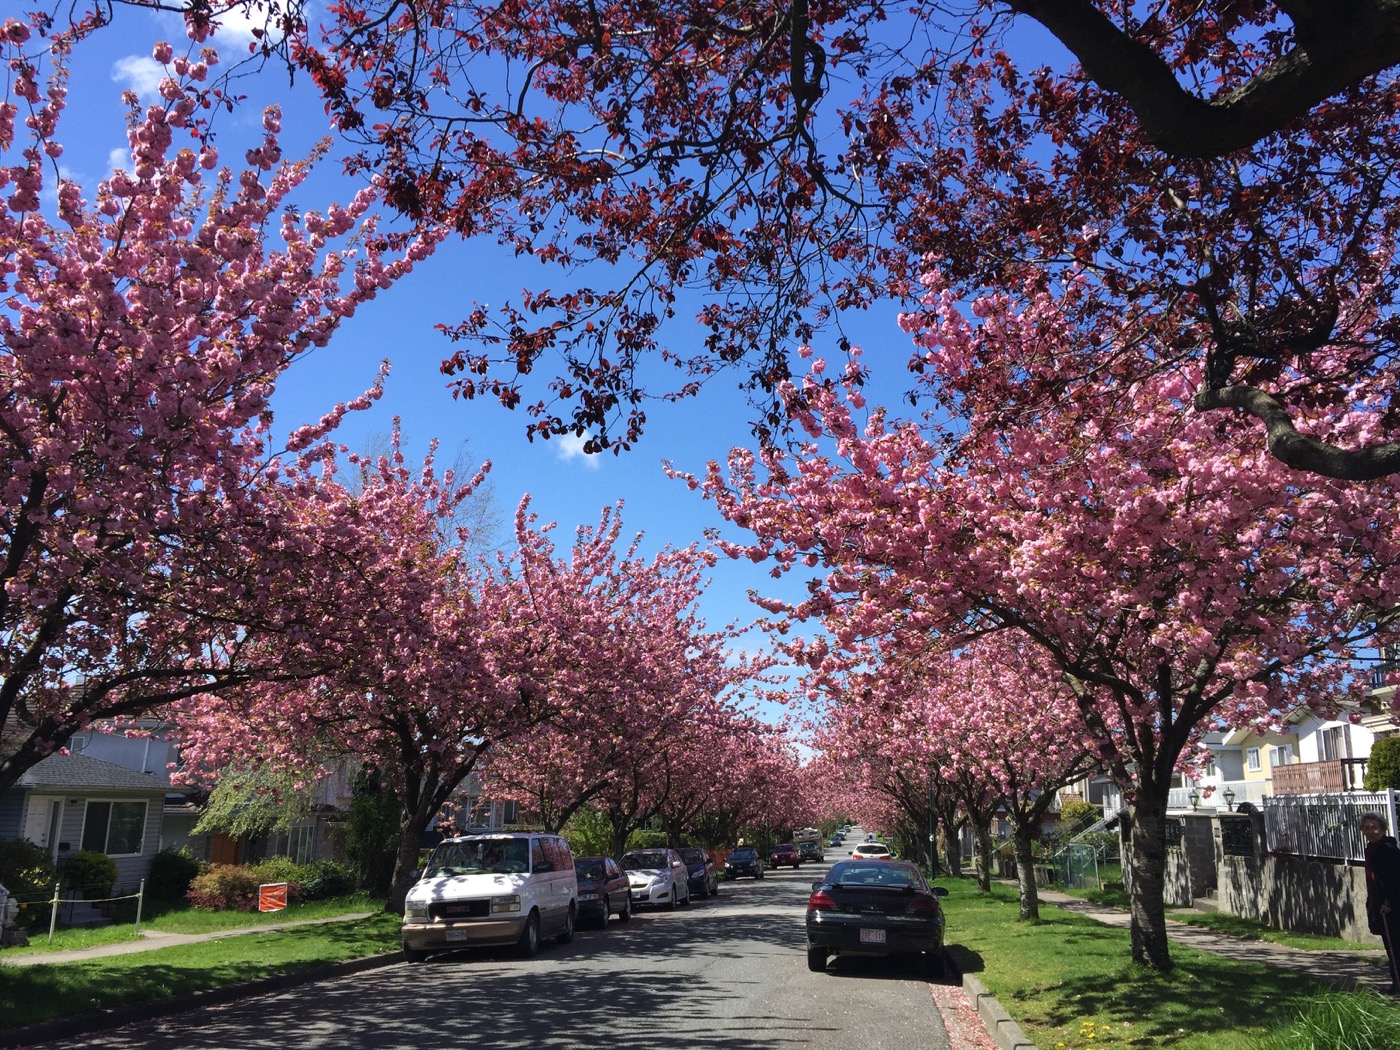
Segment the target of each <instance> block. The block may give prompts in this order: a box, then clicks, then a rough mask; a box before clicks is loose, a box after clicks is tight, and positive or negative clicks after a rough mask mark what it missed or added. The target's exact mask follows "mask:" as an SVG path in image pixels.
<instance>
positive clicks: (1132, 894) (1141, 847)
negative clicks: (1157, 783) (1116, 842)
mask: <svg viewBox="0 0 1400 1050" xmlns="http://www.w3.org/2000/svg"><path fill="white" fill-rule="evenodd" d="M1129 815H1130V817H1131V819H1132V826H1131V830H1130V832H1129V835H1130V838H1129V847H1130V856H1129V862H1130V864H1131V865H1132V876H1133V877H1132V883H1131V885H1130V887H1129V892H1128V899H1129V901H1130V903H1131V909H1132V941H1133V962H1135V963H1140V964H1141V965H1143V966H1150V967H1151V968H1152V969H1154V970H1160V971H1162V972H1164V973H1165V972H1166V971H1167V970H1170V969H1171V968H1172V960H1171V952H1170V949H1169V947H1168V942H1167V915H1166V907H1165V905H1164V903H1163V895H1164V891H1165V888H1166V870H1167V838H1166V816H1167V791H1166V789H1159V788H1156V787H1149V786H1147V785H1143V786H1142V788H1141V790H1140V792H1139V794H1138V797H1137V801H1136V802H1134V803H1133V805H1132V806H1131V807H1130V808H1129Z"/></svg>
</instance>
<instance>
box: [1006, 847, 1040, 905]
mask: <svg viewBox="0 0 1400 1050" xmlns="http://www.w3.org/2000/svg"><path fill="white" fill-rule="evenodd" d="M1033 844H1034V835H1033V829H1032V828H1031V827H1017V828H1016V831H1015V834H1014V836H1013V838H1012V849H1013V850H1014V855H1015V857H1016V882H1017V884H1018V885H1019V887H1020V890H1021V914H1020V916H1019V918H1020V921H1021V922H1027V921H1029V920H1032V919H1039V918H1040V894H1039V893H1038V892H1037V891H1036V888H1035V853H1034V852H1033V851H1032V849H1031V847H1032V845H1033Z"/></svg>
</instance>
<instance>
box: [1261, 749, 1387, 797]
mask: <svg viewBox="0 0 1400 1050" xmlns="http://www.w3.org/2000/svg"><path fill="white" fill-rule="evenodd" d="M1366 765H1367V760H1366V759H1364V758H1338V759H1333V760H1331V761H1328V762H1294V763H1293V764H1291V765H1287V766H1275V767H1274V768H1273V777H1274V791H1273V793H1274V794H1275V795H1330V794H1336V793H1338V792H1341V791H1360V790H1361V784H1362V781H1364V780H1365V779H1366Z"/></svg>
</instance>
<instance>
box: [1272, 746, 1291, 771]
mask: <svg viewBox="0 0 1400 1050" xmlns="http://www.w3.org/2000/svg"><path fill="white" fill-rule="evenodd" d="M1292 764H1293V745H1292V744H1282V745H1280V746H1278V747H1271V748H1269V765H1270V766H1291V765H1292Z"/></svg>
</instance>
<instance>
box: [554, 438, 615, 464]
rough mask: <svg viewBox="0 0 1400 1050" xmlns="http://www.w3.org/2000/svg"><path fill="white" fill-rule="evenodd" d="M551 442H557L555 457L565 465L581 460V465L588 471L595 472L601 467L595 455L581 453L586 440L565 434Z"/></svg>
mask: <svg viewBox="0 0 1400 1050" xmlns="http://www.w3.org/2000/svg"><path fill="white" fill-rule="evenodd" d="M552 440H555V441H557V442H558V444H557V445H556V451H555V455H557V456H558V457H559V458H560V460H562V461H563V462H565V463H567V462H569V460H571V459H581V460H583V465H584V466H585V467H587V468H588V469H589V470H597V469H598V468H600V467H601V466H602V465H603V464H602V462H601V460H600V458H599V457H598V455H597V454H596V453H595V454H593V455H589V454H588V453H587V452H584V451H583V443H584V442H585V441H587V440H588V439H587V438H582V437H578V436H577V435H574V434H565V435H564V436H563V437H561V438H554V439H552Z"/></svg>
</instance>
